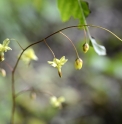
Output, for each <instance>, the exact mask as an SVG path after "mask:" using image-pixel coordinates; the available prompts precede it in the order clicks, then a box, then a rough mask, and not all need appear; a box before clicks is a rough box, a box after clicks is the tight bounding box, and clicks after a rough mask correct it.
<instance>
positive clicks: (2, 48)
mask: <svg viewBox="0 0 122 124" xmlns="http://www.w3.org/2000/svg"><path fill="white" fill-rule="evenodd" d="M9 43H10V40H9V39H8V38H7V39H5V40H4V41H3V44H0V52H7V50H12V49H11V48H10V47H8V44H9Z"/></svg>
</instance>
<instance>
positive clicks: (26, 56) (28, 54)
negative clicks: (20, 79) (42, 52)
mask: <svg viewBox="0 0 122 124" xmlns="http://www.w3.org/2000/svg"><path fill="white" fill-rule="evenodd" d="M21 60H23V61H24V62H25V63H26V64H29V63H30V61H31V60H38V58H37V56H36V55H35V52H34V50H33V49H32V48H29V49H27V50H26V51H25V52H24V53H23V55H22V57H21Z"/></svg>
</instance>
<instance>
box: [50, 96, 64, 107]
mask: <svg viewBox="0 0 122 124" xmlns="http://www.w3.org/2000/svg"><path fill="white" fill-rule="evenodd" d="M64 102H65V98H64V97H63V96H61V97H59V98H57V97H55V96H52V97H51V98H50V103H51V104H52V105H53V106H54V107H58V108H61V107H62V103H64Z"/></svg>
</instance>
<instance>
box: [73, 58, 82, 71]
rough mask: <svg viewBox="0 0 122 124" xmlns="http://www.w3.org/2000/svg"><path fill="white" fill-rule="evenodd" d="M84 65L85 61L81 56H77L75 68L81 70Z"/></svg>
mask: <svg viewBox="0 0 122 124" xmlns="http://www.w3.org/2000/svg"><path fill="white" fill-rule="evenodd" d="M82 65H83V61H82V59H81V58H77V59H76V60H75V68H76V69H78V70H80V69H81V68H82Z"/></svg>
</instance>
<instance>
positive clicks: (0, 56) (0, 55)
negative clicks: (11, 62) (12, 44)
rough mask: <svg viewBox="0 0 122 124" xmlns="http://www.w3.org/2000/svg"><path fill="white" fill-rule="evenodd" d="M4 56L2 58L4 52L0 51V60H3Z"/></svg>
mask: <svg viewBox="0 0 122 124" xmlns="http://www.w3.org/2000/svg"><path fill="white" fill-rule="evenodd" d="M4 60H5V58H4V52H0V61H4Z"/></svg>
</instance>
